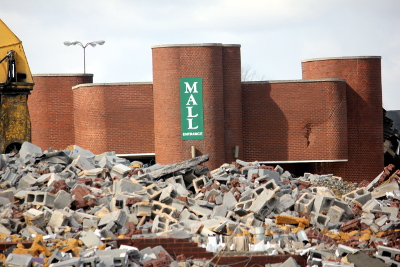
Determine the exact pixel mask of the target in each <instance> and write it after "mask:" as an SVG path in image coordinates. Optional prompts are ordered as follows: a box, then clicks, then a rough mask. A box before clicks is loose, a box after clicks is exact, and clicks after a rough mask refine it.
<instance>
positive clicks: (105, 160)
mask: <svg viewBox="0 0 400 267" xmlns="http://www.w3.org/2000/svg"><path fill="white" fill-rule="evenodd" d="M207 160H208V155H203V156H200V157H197V158H193V159H189V160H187V161H184V162H181V163H176V164H171V165H161V164H155V165H152V166H146V165H144V164H142V163H141V162H139V161H133V162H130V161H129V160H127V159H124V158H120V157H117V156H116V155H115V153H113V152H106V153H103V154H100V155H94V154H93V153H91V152H90V151H88V150H85V149H82V148H80V147H78V146H71V147H68V148H67V149H66V150H62V151H61V150H60V151H44V152H42V150H41V148H39V147H37V146H35V145H33V144H31V143H29V142H25V143H24V144H23V145H22V147H21V150H20V151H19V153H18V154H14V155H12V154H3V155H1V157H0V188H1V190H0V242H2V243H0V244H7V243H13V242H14V243H18V244H17V245H14V246H12V247H9V248H8V249H6V250H4V251H3V254H1V257H0V259H2V261H3V262H4V263H5V264H6V265H7V266H30V265H33V266H49V265H50V266H54V267H56V266H114V265H115V266H205V265H210V264H211V265H212V264H213V262H214V263H215V262H218V259H221V257H224V255H231V254H232V253H234V254H235V255H240V254H243V253H244V254H246V255H253V254H254V255H256V254H257V255H259V254H262V255H268V256H273V255H289V256H290V255H302V256H304V257H307V261H306V264H307V265H309V266H313V265H318V266H327V267H328V266H329V267H330V266H337V265H345V266H354V265H356V266H359V265H361V264H363V263H361V262H363V261H370V264H371V262H373V261H374V260H376V261H377V262H378V263H376V264H375V265H382V266H383V264H384V265H385V266H387V265H391V266H399V262H400V230H399V228H400V227H399V222H400V215H399V207H400V190H399V177H400V171H397V170H395V169H394V166H393V165H389V166H387V167H386V168H384V170H383V172H382V173H381V174H379V175H378V176H377V177H376V178H375V179H373V180H372V181H368V177H366V181H363V182H361V183H359V184H356V183H350V182H346V181H343V180H342V178H341V177H336V176H334V175H332V174H329V175H316V174H311V173H305V174H304V175H303V176H301V177H294V176H293V175H292V174H291V173H290V172H288V171H285V170H284V169H283V168H282V167H280V166H279V165H277V166H265V165H262V164H260V163H258V162H244V161H242V160H236V162H234V163H232V164H227V163H226V164H223V165H222V166H220V167H219V168H218V169H215V170H211V171H210V170H209V169H208V168H207V167H206V166H204V164H203V163H204V162H206V161H207ZM370 180H371V179H370ZM159 237H172V238H178V239H187V240H190V241H193V242H195V243H196V244H197V246H198V247H203V248H204V249H205V251H207V252H208V255H209V254H210V253H213V254H211V255H213V256H212V257H209V258H208V259H206V260H201V259H190V258H188V257H187V255H186V256H185V255H172V254H171V253H169V252H168V251H167V250H166V249H165V248H164V247H163V246H155V247H153V248H151V247H146V248H143V249H138V248H137V247H135V246H132V245H126V244H128V243H125V244H122V243H121V242H120V241H121V240H125V241H126V240H139V239H140V240H142V239H143V238H149V239H154V238H159ZM24 242H25V243H26V242H30V243H29V245H27V244H25V243H24ZM129 244H133V243H129ZM169 251H170V252H171V251H173V250H169ZM171 255H172V256H171ZM289 256H288V258H287V260H286V261H285V262H284V263H282V266H297V263H296V260H294V259H293V258H290V257H289ZM231 258H232V259H233V258H234V257H233V256H232V257H231ZM282 262H283V261H282ZM267 265H268V264H267Z"/></svg>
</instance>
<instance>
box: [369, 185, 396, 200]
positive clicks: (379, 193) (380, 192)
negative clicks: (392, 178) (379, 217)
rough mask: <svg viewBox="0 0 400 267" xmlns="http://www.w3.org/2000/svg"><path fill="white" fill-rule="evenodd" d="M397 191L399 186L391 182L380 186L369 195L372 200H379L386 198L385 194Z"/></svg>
mask: <svg viewBox="0 0 400 267" xmlns="http://www.w3.org/2000/svg"><path fill="white" fill-rule="evenodd" d="M398 189H399V184H398V183H397V182H391V183H388V184H385V185H381V186H379V187H376V188H375V189H374V190H372V192H371V195H372V197H373V198H380V197H383V196H386V193H389V192H393V191H395V190H398Z"/></svg>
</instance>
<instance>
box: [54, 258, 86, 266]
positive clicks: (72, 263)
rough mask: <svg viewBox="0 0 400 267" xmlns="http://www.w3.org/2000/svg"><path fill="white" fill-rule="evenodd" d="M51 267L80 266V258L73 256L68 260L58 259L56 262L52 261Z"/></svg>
mask: <svg viewBox="0 0 400 267" xmlns="http://www.w3.org/2000/svg"><path fill="white" fill-rule="evenodd" d="M51 266H52V267H80V266H81V258H80V257H73V258H70V259H69V260H65V261H59V262H57V263H53V264H52V265H51Z"/></svg>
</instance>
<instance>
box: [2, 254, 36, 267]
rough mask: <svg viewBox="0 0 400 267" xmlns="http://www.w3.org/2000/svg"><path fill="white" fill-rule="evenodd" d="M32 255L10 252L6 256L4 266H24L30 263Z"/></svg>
mask: <svg viewBox="0 0 400 267" xmlns="http://www.w3.org/2000/svg"><path fill="white" fill-rule="evenodd" d="M32 259H33V256H32V255H30V254H14V253H10V254H9V255H8V256H7V259H6V264H5V266H9V267H25V266H31V265H32Z"/></svg>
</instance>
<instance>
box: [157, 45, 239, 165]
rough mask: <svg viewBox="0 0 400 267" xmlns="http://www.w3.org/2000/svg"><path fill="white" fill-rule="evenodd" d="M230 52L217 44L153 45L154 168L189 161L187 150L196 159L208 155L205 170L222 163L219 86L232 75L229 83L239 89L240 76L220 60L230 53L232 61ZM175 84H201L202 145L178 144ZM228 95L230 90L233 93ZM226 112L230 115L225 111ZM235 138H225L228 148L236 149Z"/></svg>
mask: <svg viewBox="0 0 400 267" xmlns="http://www.w3.org/2000/svg"><path fill="white" fill-rule="evenodd" d="M224 49H226V50H225V53H224ZM235 49H238V46H237V47H234V46H232V49H231V51H229V49H228V48H227V46H226V47H225V46H224V45H222V44H194V45H159V46H154V47H153V48H152V53H153V95H154V132H155V152H156V161H157V162H158V163H161V164H169V163H174V162H180V161H183V160H186V159H188V158H190V157H191V153H190V151H191V146H195V147H196V153H197V156H198V155H203V154H209V155H210V160H209V162H208V163H206V165H207V166H208V167H209V168H210V169H213V168H216V167H219V166H220V165H221V164H222V163H224V162H225V160H226V159H225V155H226V153H225V151H226V150H229V149H231V148H226V147H225V121H226V117H225V112H226V111H227V110H226V109H225V106H224V104H225V103H226V100H225V99H224V97H225V95H224V93H225V92H226V90H225V88H224V86H225V84H227V86H228V84H229V83H230V81H229V76H230V75H235V73H236V75H239V78H237V77H234V78H233V79H234V80H235V81H239V85H238V86H239V87H240V72H239V73H238V71H237V69H230V67H229V63H228V62H229V61H231V60H232V59H228V60H227V61H226V62H225V63H224V55H229V54H230V53H233V54H234V55H236V56H237V55H238V51H233V50H235ZM235 62H237V61H235ZM237 67H238V66H236V68H237ZM239 67H240V65H239ZM225 69H226V70H227V75H226V76H224V70H225ZM180 78H202V79H203V108H204V140H182V138H181V117H180V116H181V113H180V102H179V101H180V91H179V88H180V85H179V81H180ZM238 79H239V80H238ZM228 87H230V86H228ZM236 87H237V86H236ZM239 87H238V88H239ZM231 89H232V90H235V88H234V87H232V88H231ZM239 92H240V91H239ZM227 112H228V113H229V114H234V112H232V111H230V110H229V109H228V111H227ZM229 116H231V115H229ZM229 127H230V126H229ZM235 138H236V137H235ZM235 138H230V140H234V141H229V142H228V143H229V144H230V145H231V144H236V143H239V142H240V140H238V141H237V142H236V140H235ZM239 144H240V143H239Z"/></svg>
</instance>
